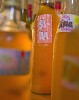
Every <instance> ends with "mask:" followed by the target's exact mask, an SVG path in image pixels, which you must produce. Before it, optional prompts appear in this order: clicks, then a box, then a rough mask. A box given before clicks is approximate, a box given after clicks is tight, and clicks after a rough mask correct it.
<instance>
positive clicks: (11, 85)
mask: <svg viewBox="0 0 79 100" xmlns="http://www.w3.org/2000/svg"><path fill="white" fill-rule="evenodd" d="M8 33H9V35H10V34H11V35H12V38H11V39H9V38H8ZM0 47H1V48H3V49H4V48H9V49H15V50H19V51H22V50H24V51H26V52H27V51H30V50H31V40H30V39H29V36H28V35H27V33H21V32H5V33H3V32H0ZM30 79H31V73H29V74H24V75H22V74H20V75H16V74H15V75H0V100H28V99H29V92H30V90H29V89H30Z"/></svg>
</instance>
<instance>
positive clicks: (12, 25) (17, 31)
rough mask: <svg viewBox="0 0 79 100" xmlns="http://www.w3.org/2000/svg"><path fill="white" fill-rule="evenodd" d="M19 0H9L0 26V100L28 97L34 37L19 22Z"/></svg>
mask: <svg viewBox="0 0 79 100" xmlns="http://www.w3.org/2000/svg"><path fill="white" fill-rule="evenodd" d="M19 4H20V0H6V1H5V5H4V6H5V7H4V8H5V9H4V11H3V12H5V10H6V12H7V13H6V20H5V22H4V23H3V24H2V26H0V100H29V92H30V90H29V88H30V79H31V72H30V66H29V65H30V52H29V51H30V50H31V40H30V38H29V36H28V35H27V31H26V30H24V29H22V27H21V25H20V5H19Z"/></svg>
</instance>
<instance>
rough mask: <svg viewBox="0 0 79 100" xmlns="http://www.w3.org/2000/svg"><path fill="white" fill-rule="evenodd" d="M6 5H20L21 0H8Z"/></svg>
mask: <svg viewBox="0 0 79 100" xmlns="http://www.w3.org/2000/svg"><path fill="white" fill-rule="evenodd" d="M5 5H7V6H17V7H20V0H6V1H5Z"/></svg>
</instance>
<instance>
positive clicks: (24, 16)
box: [20, 0, 32, 39]
mask: <svg viewBox="0 0 79 100" xmlns="http://www.w3.org/2000/svg"><path fill="white" fill-rule="evenodd" d="M20 6H21V25H22V26H23V28H27V33H28V35H29V36H30V38H31V39H32V36H31V35H32V32H31V26H30V23H29V20H28V11H27V10H28V0H21V2H20Z"/></svg>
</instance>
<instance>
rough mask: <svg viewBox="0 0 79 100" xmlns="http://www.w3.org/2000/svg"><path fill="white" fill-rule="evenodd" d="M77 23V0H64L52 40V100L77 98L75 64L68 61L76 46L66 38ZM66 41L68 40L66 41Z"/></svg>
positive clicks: (78, 16) (78, 15)
mask: <svg viewBox="0 0 79 100" xmlns="http://www.w3.org/2000/svg"><path fill="white" fill-rule="evenodd" d="M78 25H79V0H65V11H64V15H63V16H62V18H61V20H60V24H59V27H58V31H57V33H56V36H55V40H54V50H53V66H52V100H79V95H78V94H79V89H78V88H75V85H76V84H75V83H74V79H76V76H74V74H75V70H76V69H75V67H74V66H75V65H74V64H73V65H72V63H71V62H69V60H71V61H72V62H73V63H74V59H73V58H72V57H71V56H70V53H71V55H72V54H73V53H72V52H73V51H74V52H75V53H76V54H77V52H76V50H77V49H78V48H77V49H76V47H75V46H76V45H74V44H73V43H72V42H71V38H69V39H68V38H67V37H68V35H69V34H70V35H71V36H72V32H71V31H73V30H74V29H75V28H76V27H78ZM72 37H73V36H72ZM74 38H75V37H74ZM75 39H76V38H75ZM66 41H68V42H67V43H66ZM73 41H74V40H73ZM74 43H75V41H74ZM66 44H67V46H68V47H67V48H66ZM71 44H72V45H73V48H72V45H71ZM75 49H76V50H75ZM68 50H69V51H68ZM75 53H74V54H75ZM71 67H72V68H71Z"/></svg>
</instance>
